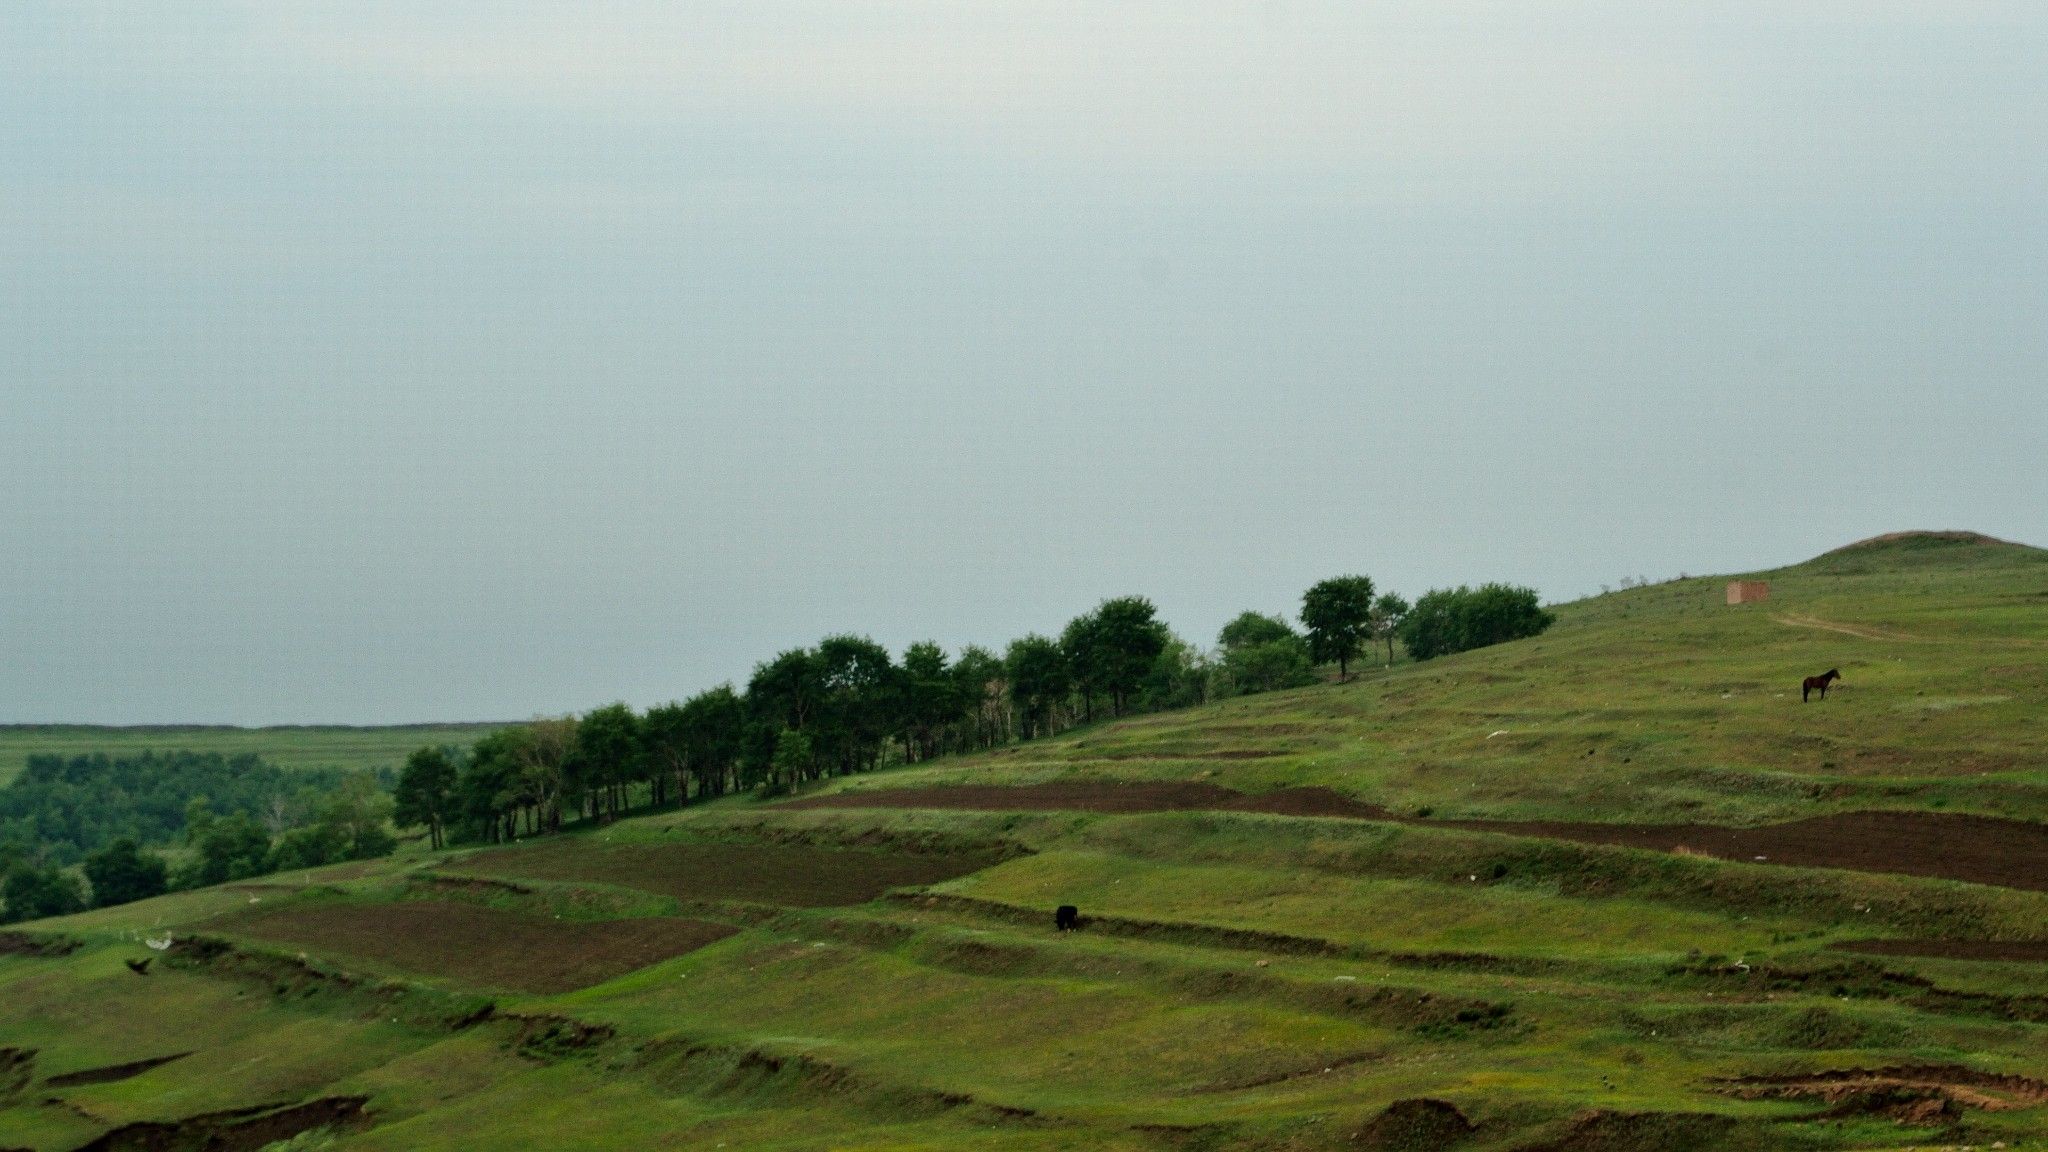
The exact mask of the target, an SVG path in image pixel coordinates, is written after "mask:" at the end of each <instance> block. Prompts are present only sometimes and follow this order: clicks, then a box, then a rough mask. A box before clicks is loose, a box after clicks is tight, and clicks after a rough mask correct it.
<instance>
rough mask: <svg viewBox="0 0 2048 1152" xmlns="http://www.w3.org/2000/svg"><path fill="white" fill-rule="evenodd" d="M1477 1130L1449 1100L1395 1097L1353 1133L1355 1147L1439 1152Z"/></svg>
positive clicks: (1394, 1151) (1376, 1150)
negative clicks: (1398, 1098)
mask: <svg viewBox="0 0 2048 1152" xmlns="http://www.w3.org/2000/svg"><path fill="white" fill-rule="evenodd" d="M1475 1131H1477V1129H1475V1128H1474V1127H1473V1126H1472V1122H1471V1121H1470V1120H1467V1119H1466V1118H1465V1114H1464V1113H1463V1112H1460V1111H1458V1106H1457V1105H1455V1104H1453V1103H1451V1102H1450V1101H1448V1100H1432V1099H1429V1098H1428V1097H1426V1096H1425V1097H1415V1098H1412V1099H1408V1100H1396V1101H1394V1102H1393V1103H1392V1104H1389V1105H1387V1106H1386V1108H1385V1109H1384V1110H1382V1111H1381V1112H1380V1114H1379V1115H1378V1116H1375V1117H1373V1118H1372V1119H1371V1120H1370V1121H1368V1122H1367V1123H1366V1125H1365V1127H1364V1128H1361V1129H1360V1130H1359V1131H1358V1132H1357V1133H1355V1134H1354V1135H1353V1136H1352V1137H1351V1144H1352V1146H1353V1147H1355V1148H1368V1149H1371V1150H1372V1152H1439V1150H1440V1149H1444V1148H1449V1147H1451V1146H1452V1145H1454V1144H1459V1143H1462V1142H1464V1141H1465V1140H1467V1139H1470V1138H1471V1136H1472V1134H1473V1133H1474V1132H1475Z"/></svg>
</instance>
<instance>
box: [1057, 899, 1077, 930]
mask: <svg viewBox="0 0 2048 1152" xmlns="http://www.w3.org/2000/svg"><path fill="white" fill-rule="evenodd" d="M1052 926H1053V927H1055V928H1057V929H1059V930H1060V931H1062V932H1071V931H1073V930H1074V929H1076V928H1079V927H1080V926H1081V910H1080V909H1079V908H1076V907H1074V906H1073V905H1072V904H1062V905H1060V906H1059V907H1058V908H1055V909H1053V912H1052Z"/></svg>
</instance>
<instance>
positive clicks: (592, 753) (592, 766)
mask: <svg viewBox="0 0 2048 1152" xmlns="http://www.w3.org/2000/svg"><path fill="white" fill-rule="evenodd" d="M640 753H641V740H640V717H639V716H637V715H635V714H634V712H633V709H632V708H631V707H630V706H628V705H626V704H624V703H618V704H607V705H605V706H604V707H602V708H593V709H591V710H590V711H589V712H587V713H585V714H584V716H583V719H582V720H580V721H578V722H577V724H576V742H575V755H574V759H573V760H572V763H573V764H574V765H575V766H576V768H577V769H578V770H580V771H579V775H580V777H581V781H580V782H581V784H582V785H583V787H584V788H585V789H588V790H589V792H590V794H591V798H592V811H593V815H595V816H597V817H598V818H599V819H601V820H609V819H611V818H613V817H614V816H617V815H618V814H619V813H620V812H621V811H623V810H626V809H628V808H630V805H629V804H628V803H626V787H627V785H628V784H630V783H631V782H632V781H633V780H635V779H637V778H638V777H639V775H640V765H641V762H642V761H641V756H640Z"/></svg>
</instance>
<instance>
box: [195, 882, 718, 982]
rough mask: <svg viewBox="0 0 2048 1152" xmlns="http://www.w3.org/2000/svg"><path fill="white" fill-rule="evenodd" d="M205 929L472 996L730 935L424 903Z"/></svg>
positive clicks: (648, 920)
mask: <svg viewBox="0 0 2048 1152" xmlns="http://www.w3.org/2000/svg"><path fill="white" fill-rule="evenodd" d="M207 927H208V928H209V929H213V930H217V931H220V932H224V933H232V934H234V935H238V936H246V937H252V938H254V939H258V940H265V941H269V942H271V943H276V944H289V945H297V946H299V947H304V948H314V949H318V950H320V951H323V952H336V953H340V954H342V955H344V956H354V957H360V958H362V959H365V960H372V961H376V962H378V963H381V964H389V965H391V966H393V967H395V968H402V969H405V970H406V971H408V972H418V973H421V974H422V975H427V976H441V977H446V978H448V979H451V980H454V981H456V982H458V983H461V984H466V985H470V986H473V987H479V988H507V989H513V990H516V991H521V992H541V993H547V992H567V991H569V990H571V989H575V988H583V987H587V986H589V985H591V984H601V983H603V982H604V981H606V980H610V979H612V978H614V977H617V976H623V975H625V974H626V973H628V972H631V971H634V970H635V969H639V968H645V967H646V966H648V965H649V964H654V963H657V962H659V961H662V960H666V959H668V958H669V957H671V956H680V955H682V954H683V953H685V952H691V951H695V950H696V949H698V948H702V947H703V946H705V945H706V944H710V943H712V942H714V941H717V940H721V939H723V938H725V937H727V936H730V935H732V933H733V932H734V931H735V930H734V929H733V928H732V927H730V926H728V925H725V924H713V923H709V922H707V921H702V920H680V919H673V918H670V917H665V916H650V917H644V918H641V919H635V920H601V921H578V920H556V919H553V918H551V917H542V916H529V915H526V914H524V913H518V912H501V911H498V910H496V909H493V908H481V907H478V906H476V905H474V904H455V903H445V904H444V903H440V902H438V901H431V900H418V901H407V902H402V903H397V904H340V903H335V904H311V905H303V906H300V907H290V906H287V907H283V908H277V909H273V910H268V911H261V912H246V913H242V912H238V913H235V914H233V915H231V916H227V917H223V918H221V919H218V920H214V921H211V922H209V923H208V925H207Z"/></svg>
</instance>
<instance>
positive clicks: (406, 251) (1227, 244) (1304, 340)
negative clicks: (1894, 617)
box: [0, 0, 2048, 723]
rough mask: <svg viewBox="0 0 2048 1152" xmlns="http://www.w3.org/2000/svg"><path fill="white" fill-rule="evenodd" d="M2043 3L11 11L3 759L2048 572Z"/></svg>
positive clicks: (741, 2)
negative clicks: (1450, 601)
mask: <svg viewBox="0 0 2048 1152" xmlns="http://www.w3.org/2000/svg"><path fill="white" fill-rule="evenodd" d="M2044 61H2048V6H2044V5H2042V4H2040V3H2039V2H2038V0H2023V2H2014V3H1970V2H1967V0H1935V2H1929V3H1887V2H1883V0H1844V2H1840V3H1804V4H1802V3H1796V2H1788V0H1767V2H1760V3H1746V2H1741V0H1732V2H1731V0H1712V2H1711V3H1697V4H1694V3H1665V2H1657V3H1646V2H1644V0H1627V2H1617V3H1537V2H1530V0H1503V2H1499V3H1464V2H1458V0H1428V2H1418V3H1413V4H1386V3H1377V4H1375V3H1358V2H1355V0H1348V2H1341V3H1330V4H1320V3H1291V2H1287V0H1271V2H1266V3H1255V4H1213V3H1197V2H1190V0H1173V2H1170V3H1145V2H1133V0H1113V2H1105V3H1082V4H1076V3H1058V2H1034V3H1006V2H1002V0H978V2H976V3H972V4H958V3H951V2H932V3H852V2H847V0H831V2H819V3H807V2H788V3H783V2H777V3H760V2H756V0H738V2H733V3H721V4H653V3H649V4H635V3H609V4H592V3H576V4H569V3H563V4H558V5H556V4H545V5H537V4H512V3H493V4H489V5H476V6H467V5H457V4H434V5H420V4H413V3H392V4H369V3H336V4H318V5H315V4H292V3H282V4H280V3H250V4H247V5H221V4H213V3H204V2H200V0H177V2H175V3H164V4H155V5H145V4H134V5H122V4H103V3H86V2H82V0H66V2H61V3H53V4H48V5H44V4H39V3H34V2H28V0H12V2H10V3H7V4H6V5H4V6H0V490H4V492H5V498H4V501H0V721H102V722H160V721H219V722H238V723H271V722H306V721H346V722H371V721H402V720H427V719H468V718H513V717H522V716H527V715H531V714H535V713H538V712H549V711H563V710H569V709H582V708H586V707H589V706H592V705H595V704H599V703H603V702H605V701H608V700H613V699H625V700H628V701H631V702H633V703H634V704H636V705H646V704H650V703H655V702H658V701H661V700H666V699H669V698H672V697H676V696H681V695H687V694H688V693H690V692H693V691H695V690H697V689H701V688H704V687H707V686H709V685H712V684H714V683H717V682H719V681H721V680H725V679H737V680H742V681H743V680H744V678H745V676H746V674H747V672H748V671H749V669H750V667H751V666H752V664H753V662H754V661H756V660H758V659H760V658H763V657H765V656H767V655H770V654H772V653H773V652H774V651H776V650H778V649H780V648H785V647H789V646H793V645H797V644H803V643H809V642H812V641H815V640H816V639H817V638H818V637H819V636H821V635H823V634H825V633H827V632H833V631H853V632H861V633H867V634H870V635H872V636H874V637H875V638H876V639H878V640H881V641H883V642H885V643H887V644H889V645H890V646H891V647H893V648H899V649H900V647H901V646H902V645H904V644H906V643H908V642H910V641H912V640H916V639H920V638H927V637H928V638H933V639H937V640H939V641H941V642H942V643H945V644H946V645H947V646H948V647H957V646H959V645H961V644H964V643H968V642H980V643H985V644H990V645H1000V644H1001V643H1003V642H1005V641H1007V640H1008V639H1009V638H1011V637H1013V636H1016V635H1018V634H1021V633H1023V632H1026V631H1030V630H1040V631H1050V630H1054V629H1057V628H1058V627H1059V626H1060V624H1061V623H1063V622H1064V621H1065V620H1066V619H1067V618H1068V617H1070V616H1072V615H1074V614H1076V613H1077V612H1080V611H1082V610H1085V609H1087V608H1089V607H1090V606H1092V605H1093V604H1094V603H1096V602H1097V601H1098V600H1100V599H1101V598H1103V597H1105V596H1109V595H1115V594H1121V593H1126V592H1140V593H1144V594H1147V595H1149V596H1151V597H1152V598H1153V599H1154V600H1155V601H1156V602H1157V603H1158V604H1159V606H1160V608H1161V610H1162V612H1163V613H1164V615H1165V616H1166V618H1167V619H1168V620H1169V622H1171V623H1172V624H1173V625H1174V626H1175V628H1176V629H1177V630H1179V631H1180V632H1182V633H1183V634H1184V635H1187V636H1189V637H1191V638H1194V639H1198V640H1203V641H1207V640H1210V639H1212V638H1213V636H1214V634H1215V631H1216V629H1217V628H1218V627H1219V626H1220V625H1221V624H1222V623H1223V622H1224V621H1225V620H1226V619H1227V618H1228V617H1229V616H1230V615H1232V614H1234V613H1235V612H1237V611H1238V610H1240V609H1243V608H1259V609H1265V610H1270V611H1288V612H1291V611H1292V610H1293V608H1294V607H1295V606H1296V605H1297V604H1298V601H1299V596H1300V593H1301V590H1302V589H1303V588H1304V587H1305V586H1306V585H1307V584H1309V583H1311V582H1313V581H1314V580H1316V579H1319V578H1321V577H1324V576H1327V575H1332V574H1336V573H1340V572H1352V571H1362V572H1365V573H1368V574H1370V575H1372V576H1373V577H1374V578H1375V579H1376V580H1378V581H1379V582H1380V583H1381V584H1382V585H1383V586H1386V587H1392V588H1395V589H1398V590H1401V591H1404V592H1407V593H1409V594H1411V595H1412V594H1414V593H1416V592H1419V591H1422V590H1424V589H1426V588H1429V587H1431V586H1436V585H1442V584H1449V583H1458V582H1466V581H1481V580H1487V579H1504V580H1512V581H1518V582H1524V583H1529V584H1533V585H1535V586H1536V587H1537V588H1539V589H1540V590H1541V591H1542V592H1543V593H1544V594H1545V596H1546V597H1548V598H1551V599H1566V598H1572V597H1576V596H1579V595H1582V594H1585V593H1587V592H1590V591H1595V590H1597V589H1598V587H1599V586H1600V585H1601V584H1603V583H1611V582H1614V581H1616V580H1617V579H1618V578H1620V577H1622V576H1627V575H1648V576H1652V577H1662V576H1670V575H1675V574H1677V573H1679V572H1680V571H1686V572H1692V573H1700V572H1709V571H1727V570H1736V569H1744V568H1750V567H1758V566H1765V565H1774V564H1778V563H1784V562H1790V561H1795V560H1798V559H1802V558H1804V557H1806V556H1808V555H1811V554H1813V553H1816V552H1819V551H1822V550H1824V549H1826V548H1829V547H1832V546H1835V545H1838V544H1841V543H1844V542H1847V541H1849V540H1853V539H1856V538H1859V537H1862V536H1867V535H1871V534H1873V533H1877V532H1882V531H1887V530H1892V529H1899V528H1913V527H1958V528H1974V529H1978V530H1981V531H1987V532H1991V533H1994V534H1997V535H2003V536H2008V537H2017V538H2021V539H2026V540H2030V541H2033V542H2036V543H2048V467H2044V464H2043V459H2044V455H2048V453H2044V442H2048V392H2044V385H2048V147H2044V143H2043V142H2044V141H2048V65H2044Z"/></svg>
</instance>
